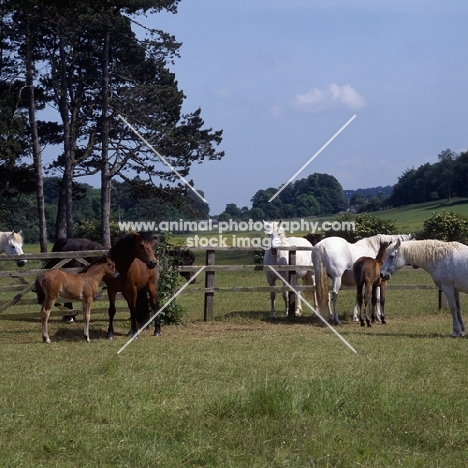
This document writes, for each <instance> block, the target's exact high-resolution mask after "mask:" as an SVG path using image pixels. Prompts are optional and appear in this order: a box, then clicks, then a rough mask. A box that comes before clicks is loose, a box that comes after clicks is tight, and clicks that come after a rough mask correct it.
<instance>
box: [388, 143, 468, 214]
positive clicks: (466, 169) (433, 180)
mask: <svg viewBox="0 0 468 468" xmlns="http://www.w3.org/2000/svg"><path fill="white" fill-rule="evenodd" d="M453 196H458V197H468V151H465V152H462V153H459V154H457V153H455V152H454V151H452V150H450V149H446V150H444V151H442V152H441V153H440V154H439V155H438V161H437V162H436V163H433V164H430V163H426V164H423V165H421V166H419V167H418V168H417V169H414V168H411V169H407V170H406V171H404V172H403V174H402V175H401V176H400V177H399V178H398V182H397V183H396V184H395V186H394V187H393V191H392V193H391V195H390V197H389V198H388V199H387V201H386V206H387V207H399V206H403V205H409V204H413V203H424V202H428V201H433V200H440V199H445V200H448V201H450V199H451V197H453Z"/></svg>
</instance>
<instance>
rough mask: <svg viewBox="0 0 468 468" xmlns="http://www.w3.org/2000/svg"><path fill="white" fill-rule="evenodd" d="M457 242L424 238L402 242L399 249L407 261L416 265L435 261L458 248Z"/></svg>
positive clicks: (459, 246)
mask: <svg viewBox="0 0 468 468" xmlns="http://www.w3.org/2000/svg"><path fill="white" fill-rule="evenodd" d="M461 245H462V244H460V243H459V242H444V241H440V240H435V239H426V240H419V241H413V242H403V243H402V244H401V246H400V250H401V252H402V253H403V255H404V256H405V259H406V261H407V262H408V263H413V264H416V265H418V266H421V265H424V264H427V263H432V262H437V261H439V260H442V259H443V258H445V257H446V256H447V255H448V254H450V253H451V252H453V251H455V250H460V248H461Z"/></svg>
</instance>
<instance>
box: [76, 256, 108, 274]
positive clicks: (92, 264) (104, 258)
mask: <svg viewBox="0 0 468 468" xmlns="http://www.w3.org/2000/svg"><path fill="white" fill-rule="evenodd" d="M106 257H107V255H105V254H104V255H101V256H100V257H98V258H96V260H93V261H92V262H91V263H89V264H88V265H87V266H86V268H85V269H84V270H83V271H82V272H81V274H82V273H86V272H87V271H88V270H89V269H90V268H91V267H92V266H94V265H99V264H101V263H105V262H106V261H107V259H106Z"/></svg>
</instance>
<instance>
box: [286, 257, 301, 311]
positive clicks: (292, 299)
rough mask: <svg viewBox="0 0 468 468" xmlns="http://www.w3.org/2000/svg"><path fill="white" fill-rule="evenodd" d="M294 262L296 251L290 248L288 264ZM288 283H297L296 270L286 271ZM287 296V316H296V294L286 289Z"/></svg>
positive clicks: (292, 284)
mask: <svg viewBox="0 0 468 468" xmlns="http://www.w3.org/2000/svg"><path fill="white" fill-rule="evenodd" d="M295 264H296V251H295V250H290V251H289V265H295ZM288 283H289V284H290V285H291V286H294V285H295V284H297V274H296V271H295V270H294V271H288ZM288 296H289V301H288V303H289V310H288V317H295V316H296V300H299V298H296V294H295V293H294V292H292V291H291V290H290V291H288Z"/></svg>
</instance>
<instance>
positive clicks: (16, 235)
mask: <svg viewBox="0 0 468 468" xmlns="http://www.w3.org/2000/svg"><path fill="white" fill-rule="evenodd" d="M2 234H3V235H6V236H13V240H14V241H15V242H18V243H19V244H22V243H23V236H22V235H21V233H19V232H15V231H12V232H4V233H2Z"/></svg>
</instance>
